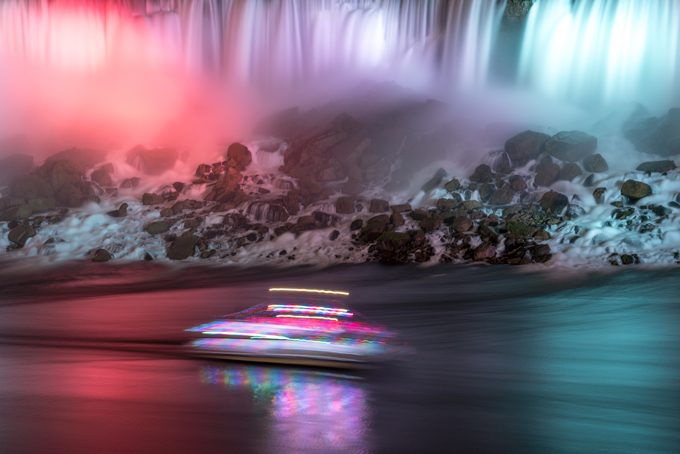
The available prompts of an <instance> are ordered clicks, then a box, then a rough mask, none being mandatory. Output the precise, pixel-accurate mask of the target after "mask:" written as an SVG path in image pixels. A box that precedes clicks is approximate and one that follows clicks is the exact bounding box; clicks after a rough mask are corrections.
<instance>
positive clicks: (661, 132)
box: [624, 108, 680, 156]
mask: <svg viewBox="0 0 680 454" xmlns="http://www.w3.org/2000/svg"><path fill="white" fill-rule="evenodd" d="M624 135H625V136H626V138H627V139H628V140H630V141H631V142H632V143H633V144H634V145H635V147H636V148H637V149H638V150H640V151H643V152H645V153H651V154H655V155H658V156H676V155H678V154H680V109H678V108H674V109H670V110H669V111H668V113H666V115H664V116H662V117H660V118H656V117H647V118H642V115H640V114H638V115H637V118H631V119H629V121H628V122H627V123H626V124H625V125H624Z"/></svg>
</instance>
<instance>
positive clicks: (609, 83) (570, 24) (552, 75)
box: [519, 0, 680, 106]
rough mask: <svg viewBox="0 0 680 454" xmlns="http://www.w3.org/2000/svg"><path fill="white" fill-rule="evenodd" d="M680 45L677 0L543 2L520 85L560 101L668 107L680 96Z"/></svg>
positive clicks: (528, 39) (531, 29)
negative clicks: (679, 87) (635, 102)
mask: <svg viewBox="0 0 680 454" xmlns="http://www.w3.org/2000/svg"><path fill="white" fill-rule="evenodd" d="M679 40H680V2H678V1H676V0H593V1H591V0H577V1H573V0H537V1H536V2H535V4H534V5H533V7H532V8H531V11H530V13H529V16H528V18H527V24H526V30H525V34H524V37H523V40H522V49H521V62H520V74H519V78H520V81H521V82H522V83H524V84H525V85H526V86H528V87H530V88H531V89H532V90H537V91H540V92H544V93H547V94H549V95H551V96H554V97H555V98H557V99H560V100H561V99H569V100H576V101H579V102H588V103H602V102H604V103H611V102H617V101H631V100H639V101H642V102H644V103H646V104H649V105H652V106H656V105H665V104H667V103H668V102H669V100H670V99H672V98H673V95H674V94H677V88H676V86H675V85H676V84H677V76H678V62H679V60H678V57H679V55H678V44H679V42H680V41H679Z"/></svg>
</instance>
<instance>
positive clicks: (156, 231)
mask: <svg viewBox="0 0 680 454" xmlns="http://www.w3.org/2000/svg"><path fill="white" fill-rule="evenodd" d="M173 224H174V222H172V221H165V220H162V221H153V222H150V223H148V224H147V225H145V226H144V231H145V232H146V233H148V234H150V235H160V234H163V233H165V232H167V231H168V230H170V227H172V225H173Z"/></svg>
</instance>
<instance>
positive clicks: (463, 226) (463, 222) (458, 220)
mask: <svg viewBox="0 0 680 454" xmlns="http://www.w3.org/2000/svg"><path fill="white" fill-rule="evenodd" d="M473 227H474V223H473V222H472V220H471V219H470V218H469V217H467V216H456V217H455V218H453V222H452V223H451V228H452V229H453V230H454V231H455V232H456V233H465V232H469V231H470V230H472V228H473Z"/></svg>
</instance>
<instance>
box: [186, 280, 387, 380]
mask: <svg viewBox="0 0 680 454" xmlns="http://www.w3.org/2000/svg"><path fill="white" fill-rule="evenodd" d="M269 292H270V293H271V294H273V295H276V299H275V301H274V302H272V304H261V305H257V306H254V307H252V308H250V309H247V310H244V311H242V312H237V313H235V314H231V315H227V316H224V317H223V318H220V319H217V320H214V321H211V322H209V323H205V324H202V325H199V326H196V327H193V328H190V329H188V330H187V331H189V332H190V333H192V334H193V335H195V336H196V338H195V339H194V340H192V341H191V342H190V349H191V352H192V353H193V354H195V355H199V356H204V357H211V358H220V359H229V360H240V361H255V362H267V363H283V364H296V365H310V366H321V367H338V368H365V367H369V366H371V365H372V364H374V363H375V362H378V361H382V360H385V359H388V358H389V357H390V356H391V355H393V354H394V353H395V352H396V350H397V347H396V343H394V337H395V336H394V333H392V332H390V331H388V330H387V329H385V328H383V327H381V326H379V325H376V324H373V323H370V322H368V321H366V320H365V319H364V318H363V317H362V316H361V315H359V314H358V313H356V312H355V311H352V310H350V308H349V307H347V305H346V304H343V303H344V301H342V299H343V298H344V297H346V296H349V293H347V292H340V291H332V290H316V289H290V288H272V289H269Z"/></svg>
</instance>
